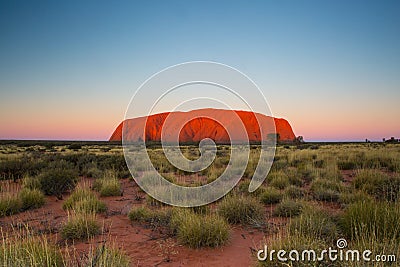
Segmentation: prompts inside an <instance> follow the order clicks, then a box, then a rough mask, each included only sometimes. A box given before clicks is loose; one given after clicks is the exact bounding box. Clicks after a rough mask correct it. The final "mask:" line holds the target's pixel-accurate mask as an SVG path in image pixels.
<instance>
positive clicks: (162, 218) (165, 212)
mask: <svg viewBox="0 0 400 267" xmlns="http://www.w3.org/2000/svg"><path fill="white" fill-rule="evenodd" d="M128 218H129V220H131V221H132V222H146V223H150V225H151V226H153V227H157V226H168V225H169V221H170V218H171V211H170V209H157V210H152V209H149V208H148V207H145V206H141V207H133V208H132V209H131V210H130V212H129V213H128Z"/></svg>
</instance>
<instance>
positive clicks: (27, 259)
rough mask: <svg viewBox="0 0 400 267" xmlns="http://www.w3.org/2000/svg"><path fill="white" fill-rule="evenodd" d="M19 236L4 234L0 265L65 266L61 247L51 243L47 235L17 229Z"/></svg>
mask: <svg viewBox="0 0 400 267" xmlns="http://www.w3.org/2000/svg"><path fill="white" fill-rule="evenodd" d="M16 232H17V238H16V239H14V238H10V239H8V238H7V237H6V236H5V235H3V240H2V241H3V242H2V245H1V246H0V266H49V267H50V266H54V267H56V266H64V264H65V261H64V259H63V256H62V253H61V249H59V248H57V247H56V246H53V245H51V244H50V243H49V242H48V241H47V238H45V236H41V235H39V236H38V235H34V234H32V233H31V232H30V231H28V230H27V231H25V230H17V231H16Z"/></svg>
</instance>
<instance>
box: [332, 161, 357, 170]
mask: <svg viewBox="0 0 400 267" xmlns="http://www.w3.org/2000/svg"><path fill="white" fill-rule="evenodd" d="M337 166H338V168H339V170H354V169H357V167H358V166H357V163H356V162H353V161H348V160H341V161H338V162H337Z"/></svg>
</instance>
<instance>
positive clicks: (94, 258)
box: [84, 244, 130, 267]
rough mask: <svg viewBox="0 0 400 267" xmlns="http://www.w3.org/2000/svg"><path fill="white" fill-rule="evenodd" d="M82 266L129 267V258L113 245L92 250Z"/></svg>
mask: <svg viewBox="0 0 400 267" xmlns="http://www.w3.org/2000/svg"><path fill="white" fill-rule="evenodd" d="M84 266H96V267H109V266H110V267H113V266H115V267H129V266H130V259H129V257H128V256H127V255H126V254H125V253H124V252H123V251H121V250H120V249H118V248H117V247H116V246H115V245H114V244H113V245H111V246H110V245H105V246H100V247H97V248H96V249H92V250H91V251H90V252H89V256H88V261H87V263H86V264H85V265H84Z"/></svg>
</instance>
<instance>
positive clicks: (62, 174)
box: [39, 161, 78, 199]
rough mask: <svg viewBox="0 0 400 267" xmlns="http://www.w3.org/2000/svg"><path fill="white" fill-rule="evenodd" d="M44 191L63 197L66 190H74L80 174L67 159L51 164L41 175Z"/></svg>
mask: <svg viewBox="0 0 400 267" xmlns="http://www.w3.org/2000/svg"><path fill="white" fill-rule="evenodd" d="M39 180H40V185H41V189H42V191H43V192H44V193H45V194H46V195H53V196H56V197H57V198H58V199H62V195H63V194H64V193H65V192H68V191H70V190H73V189H74V188H75V185H76V183H77V181H78V174H77V172H76V170H75V169H74V168H72V167H71V165H70V164H68V163H66V162H65V161H61V162H59V163H54V164H51V165H50V166H49V167H48V168H47V169H46V170H45V171H44V172H42V173H41V174H40V175H39Z"/></svg>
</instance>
